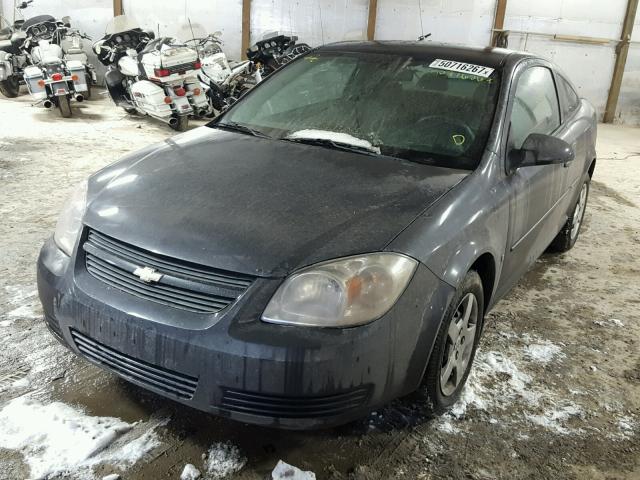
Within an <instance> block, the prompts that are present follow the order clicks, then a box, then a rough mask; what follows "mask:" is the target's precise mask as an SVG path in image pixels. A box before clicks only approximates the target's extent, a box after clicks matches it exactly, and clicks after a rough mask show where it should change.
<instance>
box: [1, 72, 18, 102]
mask: <svg viewBox="0 0 640 480" xmlns="http://www.w3.org/2000/svg"><path fill="white" fill-rule="evenodd" d="M0 93H2V94H3V95H4V96H5V97H7V98H16V97H17V96H18V94H19V93H20V83H19V82H18V78H17V77H15V76H11V77H9V78H7V79H6V80H2V81H1V82H0Z"/></svg>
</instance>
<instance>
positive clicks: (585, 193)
mask: <svg viewBox="0 0 640 480" xmlns="http://www.w3.org/2000/svg"><path fill="white" fill-rule="evenodd" d="M589 180H591V179H590V178H589V177H588V176H587V178H586V179H585V180H584V181H583V182H582V186H581V187H580V193H578V199H577V200H576V204H575V206H574V207H573V211H572V213H571V215H569V218H568V219H567V222H566V223H565V224H564V226H563V227H562V230H560V232H559V233H558V235H556V238H554V239H553V241H552V242H551V245H549V250H550V251H552V252H557V253H562V252H566V251H568V250H571V249H572V248H573V246H574V245H575V244H576V241H577V240H578V235H580V228H581V227H582V222H583V220H584V212H585V211H586V210H587V199H588V198H589Z"/></svg>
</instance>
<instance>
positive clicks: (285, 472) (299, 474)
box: [271, 460, 316, 480]
mask: <svg viewBox="0 0 640 480" xmlns="http://www.w3.org/2000/svg"><path fill="white" fill-rule="evenodd" d="M271 479H272V480H316V474H315V473H313V472H310V471H303V470H300V469H299V468H298V467H294V466H293V465H289V464H288V463H286V462H283V461H282V460H278V464H277V465H276V467H275V468H274V469H273V471H272V472H271Z"/></svg>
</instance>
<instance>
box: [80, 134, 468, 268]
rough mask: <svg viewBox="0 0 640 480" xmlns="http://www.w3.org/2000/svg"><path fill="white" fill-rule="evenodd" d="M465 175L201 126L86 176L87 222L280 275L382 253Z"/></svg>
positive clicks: (184, 254)
mask: <svg viewBox="0 0 640 480" xmlns="http://www.w3.org/2000/svg"><path fill="white" fill-rule="evenodd" d="M468 173H469V172H468V171H463V170H452V169H447V168H441V167H434V166H428V165H423V164H418V163H413V162H408V161H404V160H399V159H395V158H389V157H379V156H378V157H374V156H368V155H362V154H358V153H351V152H342V151H336V150H331V149H327V148H323V147H319V146H311V145H301V144H295V143H291V142H285V141H279V140H271V139H263V138H257V137H251V136H248V135H244V134H239V133H234V132H226V131H222V130H216V129H212V128H209V127H201V128H198V129H195V130H192V131H191V132H187V133H185V134H182V135H178V136H176V137H172V138H169V139H167V140H165V141H164V142H163V143H161V144H158V145H154V146H150V147H148V148H146V149H144V150H142V151H140V152H136V153H134V154H131V155H129V156H128V157H125V158H124V159H123V160H121V161H120V162H117V163H115V164H113V165H112V166H110V167H107V168H105V169H103V170H101V171H100V172H98V173H96V174H95V175H93V176H92V178H91V179H90V182H89V193H88V207H87V212H86V214H85V223H86V224H87V225H88V226H90V227H91V228H94V229H96V230H99V231H101V232H102V233H105V234H107V235H110V236H112V237H115V238H117V239H119V240H121V241H123V242H127V243H130V244H132V245H136V246H139V247H141V248H144V249H147V250H151V251H153V252H156V253H158V254H162V255H167V256H169V257H174V258H179V259H182V260H186V261H191V262H196V263H199V264H202V265H208V266H212V267H217V268H221V269H226V270H230V271H234V272H241V273H246V274H252V275H258V276H282V275H286V274H287V273H289V272H291V271H292V270H294V269H297V268H300V267H302V266H306V265H310V264H312V263H315V262H318V261H322V260H327V259H331V258H338V257H342V256H347V255H352V254H357V253H364V252H373V251H380V250H382V249H384V248H385V246H386V245H387V244H388V243H389V242H390V241H391V240H392V239H393V238H394V237H395V236H396V235H397V234H398V233H400V232H401V231H402V230H403V229H404V228H405V227H406V226H407V225H408V224H409V223H411V221H413V220H414V219H415V218H416V217H417V216H418V215H419V214H420V213H421V212H422V211H424V210H425V209H426V208H428V207H429V206H430V205H431V204H432V203H433V202H435V201H436V200H437V199H438V198H439V197H440V196H442V195H443V194H444V193H445V192H447V191H448V190H449V189H451V188H452V187H453V186H454V185H455V184H457V183H458V182H460V181H461V180H462V179H463V178H464V177H465V176H466V175H468Z"/></svg>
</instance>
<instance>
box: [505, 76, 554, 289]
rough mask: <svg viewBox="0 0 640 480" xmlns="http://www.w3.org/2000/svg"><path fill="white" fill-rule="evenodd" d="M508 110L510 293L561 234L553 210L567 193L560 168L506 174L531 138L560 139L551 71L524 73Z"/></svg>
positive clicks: (533, 168)
mask: <svg viewBox="0 0 640 480" xmlns="http://www.w3.org/2000/svg"><path fill="white" fill-rule="evenodd" d="M514 85H515V87H512V94H511V97H510V107H509V108H508V113H507V116H508V125H509V134H508V138H507V141H506V148H505V153H504V159H505V166H506V170H507V175H508V177H507V180H506V185H507V188H508V189H509V213H510V214H509V234H508V240H507V242H508V243H507V245H506V252H505V260H504V264H503V281H504V282H503V283H504V287H505V288H506V289H508V288H510V286H511V285H512V284H513V283H515V282H516V281H517V280H518V278H520V276H521V275H522V274H523V273H524V272H525V271H526V269H527V268H528V267H529V265H531V264H532V263H533V262H534V261H535V260H536V259H537V258H538V257H539V256H540V254H541V253H542V252H543V251H544V250H545V249H546V247H547V246H548V245H549V243H550V242H551V240H553V238H554V236H555V235H556V234H557V230H556V225H555V223H556V222H557V219H556V218H555V215H554V209H555V207H557V204H558V202H559V201H560V199H561V198H562V196H563V193H564V191H565V189H566V168H565V167H564V166H563V165H561V164H554V165H535V166H528V167H522V168H519V169H517V170H515V171H513V172H509V171H508V155H509V152H510V151H511V150H513V149H519V148H521V147H522V144H523V143H524V141H525V139H526V138H527V137H528V136H529V135H530V134H532V133H540V134H547V135H554V136H556V135H557V134H558V132H559V131H560V127H561V117H560V105H559V100H558V92H557V89H556V85H555V81H554V77H553V73H552V71H551V69H550V68H548V67H547V66H545V65H541V64H534V65H529V66H527V67H526V68H523V69H521V70H520V71H519V72H518V73H517V76H516V78H515V79H514Z"/></svg>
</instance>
